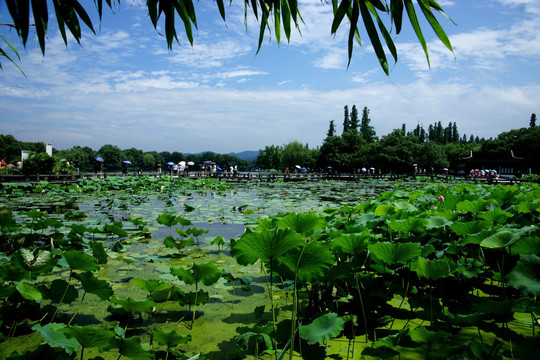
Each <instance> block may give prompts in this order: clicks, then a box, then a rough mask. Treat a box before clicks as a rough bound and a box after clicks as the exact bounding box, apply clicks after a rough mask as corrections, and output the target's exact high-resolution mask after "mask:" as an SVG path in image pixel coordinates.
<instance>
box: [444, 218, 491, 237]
mask: <svg viewBox="0 0 540 360" xmlns="http://www.w3.org/2000/svg"><path fill="white" fill-rule="evenodd" d="M492 226H493V223H492V222H490V221H466V222H455V223H453V224H452V225H451V226H450V229H452V231H453V232H455V233H456V234H457V235H472V234H477V233H479V232H481V231H482V230H484V229H489V228H490V227H492Z"/></svg>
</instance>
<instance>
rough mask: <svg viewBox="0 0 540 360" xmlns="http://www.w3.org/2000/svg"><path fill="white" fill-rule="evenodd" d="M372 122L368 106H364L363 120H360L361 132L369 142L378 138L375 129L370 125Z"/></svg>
mask: <svg viewBox="0 0 540 360" xmlns="http://www.w3.org/2000/svg"><path fill="white" fill-rule="evenodd" d="M370 122H371V119H370V118H369V109H368V108H367V106H364V109H362V120H361V121H360V134H361V135H362V137H363V138H364V140H365V141H366V142H367V143H368V144H369V143H372V142H374V141H375V140H376V136H375V129H374V128H373V126H371V125H369V123H370Z"/></svg>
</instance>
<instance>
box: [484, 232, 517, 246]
mask: <svg viewBox="0 0 540 360" xmlns="http://www.w3.org/2000/svg"><path fill="white" fill-rule="evenodd" d="M520 237H521V234H520V233H519V232H517V231H515V230H514V229H506V230H502V231H499V232H497V233H495V234H493V235H491V236H489V237H487V238H485V239H484V240H482V242H481V243H480V246H482V247H486V248H490V249H500V248H503V247H507V246H510V245H512V244H514V243H515V242H516V241H518V240H519V238H520Z"/></svg>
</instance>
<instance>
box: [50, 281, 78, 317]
mask: <svg viewBox="0 0 540 360" xmlns="http://www.w3.org/2000/svg"><path fill="white" fill-rule="evenodd" d="M72 273H73V271H71V270H70V271H69V279H68V281H67V286H66V289H65V290H64V293H63V294H62V297H61V298H60V302H59V303H58V306H60V305H61V304H62V302H63V301H64V298H65V297H66V294H67V291H68V289H69V282H70V281H71V275H72ZM57 313H58V307H56V310H55V311H54V314H53V316H52V317H51V323H52V322H53V320H54V318H55V317H56V314H57Z"/></svg>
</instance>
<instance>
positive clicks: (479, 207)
mask: <svg viewBox="0 0 540 360" xmlns="http://www.w3.org/2000/svg"><path fill="white" fill-rule="evenodd" d="M487 204H488V201H486V200H483V199H478V200H476V201H471V200H465V201H462V202H460V203H457V204H456V210H457V211H460V212H465V213H472V214H478V213H479V212H482V211H484V210H486V206H487Z"/></svg>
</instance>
